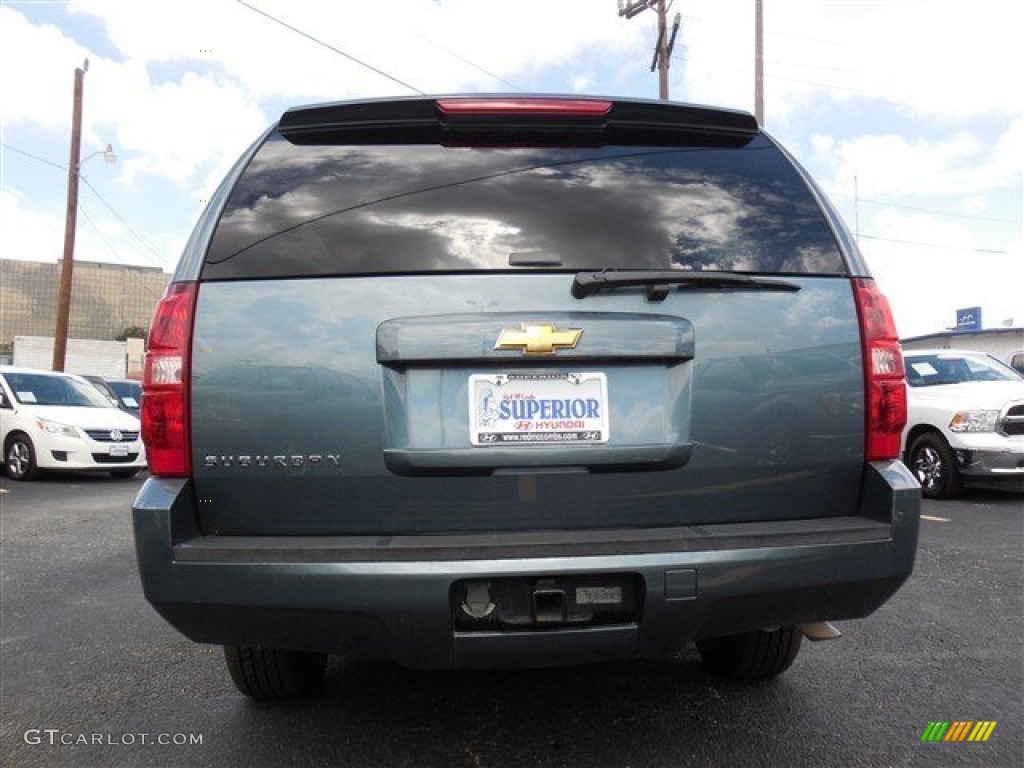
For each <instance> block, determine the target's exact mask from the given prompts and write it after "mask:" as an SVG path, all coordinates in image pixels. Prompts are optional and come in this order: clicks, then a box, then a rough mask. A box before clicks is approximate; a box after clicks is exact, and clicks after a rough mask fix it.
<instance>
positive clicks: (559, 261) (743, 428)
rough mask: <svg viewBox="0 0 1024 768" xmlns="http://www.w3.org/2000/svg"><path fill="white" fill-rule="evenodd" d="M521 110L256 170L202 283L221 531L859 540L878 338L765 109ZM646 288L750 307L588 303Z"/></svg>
mask: <svg viewBox="0 0 1024 768" xmlns="http://www.w3.org/2000/svg"><path fill="white" fill-rule="evenodd" d="M512 102H514V103H513V104H512V106H511V107H509V104H508V103H506V102H502V103H500V104H496V103H493V102H479V101H476V100H469V101H464V102H460V101H459V100H446V101H441V102H435V101H433V100H410V101H408V102H386V103H381V104H375V103H363V104H356V105H332V106H329V107H322V108H316V109H306V110H295V111H292V112H289V113H287V114H286V115H285V117H284V118H283V119H282V122H281V125H280V126H279V128H278V130H275V131H271V132H270V133H269V134H268V136H267V137H266V139H265V141H263V143H262V144H261V145H260V146H259V147H258V148H257V150H256V151H255V153H254V155H253V156H252V157H251V158H249V159H248V160H247V162H246V164H245V168H244V170H243V171H242V173H241V176H240V178H239V179H238V181H237V183H236V184H235V186H234V188H233V189H231V190H230V194H229V195H227V201H226V204H225V206H224V210H223V213H222V214H221V217H220V219H219V222H218V224H217V227H216V230H215V231H214V233H213V236H212V239H211V242H210V244H209V247H208V248H205V249H203V250H202V251H201V253H202V255H203V263H202V264H201V268H200V267H199V266H196V267H195V271H196V273H197V274H198V276H199V278H200V280H201V282H200V286H199V290H198V299H197V304H196V314H195V331H194V341H193V350H192V368H191V376H192V391H191V412H192V429H193V435H194V440H193V443H192V444H193V445H195V446H202V450H201V452H199V451H197V453H196V454H195V455H194V456H193V468H194V469H193V475H194V487H195V492H196V496H197V500H198V509H199V515H200V525H201V528H202V529H203V531H204V532H206V533H209V534H225V535H271V534H295V535H299V534H304V535H320V534H322V535H353V536H356V535H358V536H364V537H365V536H380V537H390V536H398V535H403V534H421V535H425V534H439V535H444V534H461V533H469V532H473V533H478V534H480V533H488V532H503V531H504V532H525V531H540V532H543V531H552V532H553V531H570V532H571V531H584V530H602V531H606V532H607V531H608V530H626V529H650V528H662V527H674V526H680V525H686V526H700V525H701V524H713V523H721V522H753V521H766V520H787V519H806V518H815V517H829V516H844V515H852V514H854V513H855V511H856V509H857V504H858V489H859V487H860V483H861V476H862V470H863V463H864V395H863V392H864V376H863V370H862V362H861V360H862V357H861V346H860V339H859V331H858V326H857V312H856V309H855V307H854V297H853V292H852V289H851V284H850V279H849V268H848V265H847V262H846V258H845V257H844V255H843V254H842V253H841V251H840V248H839V245H838V244H837V239H836V233H835V231H834V230H833V228H832V226H831V224H830V222H829V219H828V217H827V216H826V215H825V213H824V212H823V210H822V208H821V205H820V204H819V202H818V200H817V198H816V196H815V194H814V193H813V192H812V190H810V189H809V188H808V185H807V182H806V180H805V179H804V177H803V176H802V175H801V174H800V172H799V171H798V170H797V169H796V168H795V167H794V166H793V164H792V163H791V162H790V161H789V160H788V159H787V158H786V156H785V155H784V153H782V152H781V151H780V150H779V148H778V147H777V146H776V145H775V144H774V143H773V142H771V141H770V140H769V139H768V138H766V137H765V136H763V135H761V134H760V133H759V132H758V130H757V126H756V123H754V122H753V120H752V118H750V117H749V116H743V115H739V114H737V113H728V112H718V111H714V110H703V109H693V108H682V107H678V106H665V105H661V104H648V103H635V102H634V103H626V104H620V103H612V102H604V101H595V100H589V101H576V102H573V101H572V100H570V101H569V102H568V103H567V104H562V103H561V102H558V103H555V102H551V101H544V100H531V99H525V100H524V99H519V100H512ZM188 268H189V265H188V264H186V265H185V271H186V272H187V271H188ZM603 270H613V272H607V273H606V272H604V271H603ZM623 270H629V271H641V272H643V273H648V274H661V273H663V272H666V271H668V272H669V273H670V275H674V274H678V275H687V274H690V275H709V274H717V275H723V276H731V277H730V279H732V280H733V282H732V283H730V282H728V281H725V282H723V283H722V284H716V283H714V282H702V281H694V282H693V283H692V284H689V283H686V284H683V285H676V284H674V283H670V284H668V285H663V284H660V283H658V284H656V285H655V286H653V287H649V286H643V285H632V284H630V283H629V281H624V283H625V284H622V285H618V286H602V287H607V288H608V289H607V290H599V291H596V292H593V293H591V292H589V291H579V290H577V291H575V292H574V288H573V286H574V282H575V281H577V280H579V279H582V278H583V276H585V275H589V278H588V279H590V280H591V281H597V282H602V283H603V282H606V281H607V279H608V278H607V275H619V277H620V278H621V275H622V271H623ZM595 275H597V276H596V277H595ZM722 279H723V280H724V277H723V278H722ZM741 280H744V281H751V282H750V284H744V283H742V282H740V281H741ZM758 280H760V281H761V282H760V283H757V281H758ZM776 283H784V285H782V289H778V288H780V286H779V285H777V284H776ZM698 530H699V529H698ZM383 540H384V539H382V541H383Z"/></svg>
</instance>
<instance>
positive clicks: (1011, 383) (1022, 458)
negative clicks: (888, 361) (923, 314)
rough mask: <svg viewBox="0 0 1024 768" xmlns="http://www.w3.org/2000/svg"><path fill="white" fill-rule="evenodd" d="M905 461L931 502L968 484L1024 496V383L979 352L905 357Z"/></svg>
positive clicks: (942, 351)
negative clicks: (996, 486)
mask: <svg viewBox="0 0 1024 768" xmlns="http://www.w3.org/2000/svg"><path fill="white" fill-rule="evenodd" d="M904 362H905V365H906V371H907V385H908V386H907V426H906V429H905V430H904V432H903V450H904V462H905V463H906V465H907V466H908V467H909V468H910V470H911V471H912V472H913V473H914V475H915V476H916V477H917V479H918V482H920V483H921V491H922V493H923V494H924V495H925V496H927V497H929V498H937V499H946V498H952V497H954V496H956V495H958V494H959V492H960V489H961V487H962V486H963V484H964V483H973V484H984V485H991V486H994V485H997V484H998V486H1001V487H1003V488H1008V489H1013V490H1024V376H1021V375H1020V374H1019V373H1017V372H1016V371H1015V370H1013V369H1012V368H1010V367H1009V366H1007V365H1004V364H1003V363H1001V362H999V361H998V360H996V359H995V358H993V357H990V356H989V355H985V354H982V353H980V352H963V351H959V350H948V349H938V350H913V351H908V352H906V353H904Z"/></svg>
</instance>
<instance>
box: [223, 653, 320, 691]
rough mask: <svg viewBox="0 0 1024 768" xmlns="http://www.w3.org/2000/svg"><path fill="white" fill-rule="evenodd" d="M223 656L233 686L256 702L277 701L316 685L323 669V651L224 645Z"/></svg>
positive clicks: (315, 687) (317, 685)
mask: <svg viewBox="0 0 1024 768" xmlns="http://www.w3.org/2000/svg"><path fill="white" fill-rule="evenodd" d="M224 659H225V661H227V665H228V672H230V673H231V680H232V681H233V682H234V684H235V687H236V688H238V690H239V691H241V692H242V693H244V694H245V695H246V696H248V697H250V698H252V699H256V700H257V701H281V700H284V699H294V698H298V697H299V696H305V695H306V694H309V693H313V692H314V691H316V690H317V689H319V688H320V683H321V682H322V681H323V678H324V670H325V669H326V668H327V654H326V653H305V652H302V651H287V650H280V649H276V648H245V647H239V646H233V645H226V646H224Z"/></svg>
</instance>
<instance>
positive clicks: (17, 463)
mask: <svg viewBox="0 0 1024 768" xmlns="http://www.w3.org/2000/svg"><path fill="white" fill-rule="evenodd" d="M4 463H5V465H6V467H7V476H8V477H10V478H11V480H35V479H36V478H37V477H39V467H38V466H36V452H35V449H34V448H33V447H32V441H31V440H29V439H28V437H26V436H25V435H15V436H14V437H13V438H11V440H10V441H9V442H8V443H7V453H6V455H5V457H4Z"/></svg>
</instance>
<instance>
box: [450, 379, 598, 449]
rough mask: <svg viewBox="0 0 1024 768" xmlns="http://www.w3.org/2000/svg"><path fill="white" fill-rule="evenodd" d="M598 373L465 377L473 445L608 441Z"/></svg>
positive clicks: (589, 443) (570, 443)
mask: <svg viewBox="0 0 1024 768" xmlns="http://www.w3.org/2000/svg"><path fill="white" fill-rule="evenodd" d="M608 430H609V424H608V379H607V377H606V376H605V374H603V373H598V372H590V373H545V374H519V373H497V374H490V373H475V374H472V375H471V376H470V377H469V439H470V442H471V443H472V444H473V445H481V446H487V445H557V444H561V445H593V444H596V443H606V442H608Z"/></svg>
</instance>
